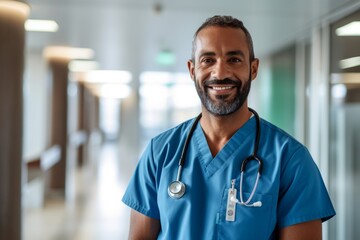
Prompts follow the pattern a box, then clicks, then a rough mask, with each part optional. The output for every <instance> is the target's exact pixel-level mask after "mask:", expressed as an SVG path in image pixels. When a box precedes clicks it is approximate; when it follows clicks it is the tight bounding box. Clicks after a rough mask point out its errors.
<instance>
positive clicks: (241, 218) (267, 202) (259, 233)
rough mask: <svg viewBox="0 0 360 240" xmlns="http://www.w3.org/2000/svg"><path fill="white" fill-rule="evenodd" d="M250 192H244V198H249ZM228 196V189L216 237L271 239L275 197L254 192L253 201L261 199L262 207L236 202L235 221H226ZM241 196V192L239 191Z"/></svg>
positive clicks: (223, 197) (223, 198)
mask: <svg viewBox="0 0 360 240" xmlns="http://www.w3.org/2000/svg"><path fill="white" fill-rule="evenodd" d="M249 195H250V193H248V192H244V193H243V197H244V200H245V199H248V197H249ZM227 198H228V189H225V190H224V191H223V196H222V200H221V207H220V212H219V218H218V221H217V223H218V224H217V238H216V239H227V240H231V239H246V240H259V239H269V238H270V236H271V233H272V230H273V229H272V227H271V226H272V225H273V224H271V222H275V221H272V218H271V216H272V215H274V214H272V213H273V212H274V211H275V206H273V198H272V196H271V195H267V194H265V195H264V194H256V193H255V194H254V196H253V198H252V200H251V203H253V202H256V201H261V202H262V206H261V207H246V206H243V205H241V204H236V215H235V221H233V222H229V221H226V219H225V218H226V206H227ZM237 198H239V192H238V193H237Z"/></svg>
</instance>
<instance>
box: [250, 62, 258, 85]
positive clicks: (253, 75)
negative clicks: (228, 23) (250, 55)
mask: <svg viewBox="0 0 360 240" xmlns="http://www.w3.org/2000/svg"><path fill="white" fill-rule="evenodd" d="M258 69H259V59H258V58H255V59H254V60H253V61H252V62H251V80H254V79H255V78H256V76H257V74H258Z"/></svg>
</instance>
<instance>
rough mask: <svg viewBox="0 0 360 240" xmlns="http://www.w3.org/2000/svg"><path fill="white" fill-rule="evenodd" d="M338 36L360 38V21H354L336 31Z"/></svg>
mask: <svg viewBox="0 0 360 240" xmlns="http://www.w3.org/2000/svg"><path fill="white" fill-rule="evenodd" d="M336 35H338V36H360V21H354V22H351V23H348V24H346V25H344V26H342V27H340V28H338V29H336Z"/></svg>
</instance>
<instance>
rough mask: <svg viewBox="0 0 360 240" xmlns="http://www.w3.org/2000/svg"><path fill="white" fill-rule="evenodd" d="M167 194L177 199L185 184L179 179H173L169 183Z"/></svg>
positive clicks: (180, 195) (181, 194)
mask: <svg viewBox="0 0 360 240" xmlns="http://www.w3.org/2000/svg"><path fill="white" fill-rule="evenodd" d="M168 194H169V196H170V197H172V198H174V199H179V198H181V197H182V196H184V194H185V184H184V183H182V182H181V181H173V182H171V183H170V184H169V187H168Z"/></svg>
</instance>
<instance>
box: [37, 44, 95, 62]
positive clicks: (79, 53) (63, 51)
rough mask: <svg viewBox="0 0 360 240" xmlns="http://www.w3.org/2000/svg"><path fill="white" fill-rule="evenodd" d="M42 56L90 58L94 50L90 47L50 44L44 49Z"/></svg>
mask: <svg viewBox="0 0 360 240" xmlns="http://www.w3.org/2000/svg"><path fill="white" fill-rule="evenodd" d="M44 57H45V58H47V59H49V58H65V59H70V60H72V59H92V58H93V57H94V51H93V50H92V49H90V48H73V47H62V46H51V47H47V48H45V50H44Z"/></svg>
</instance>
